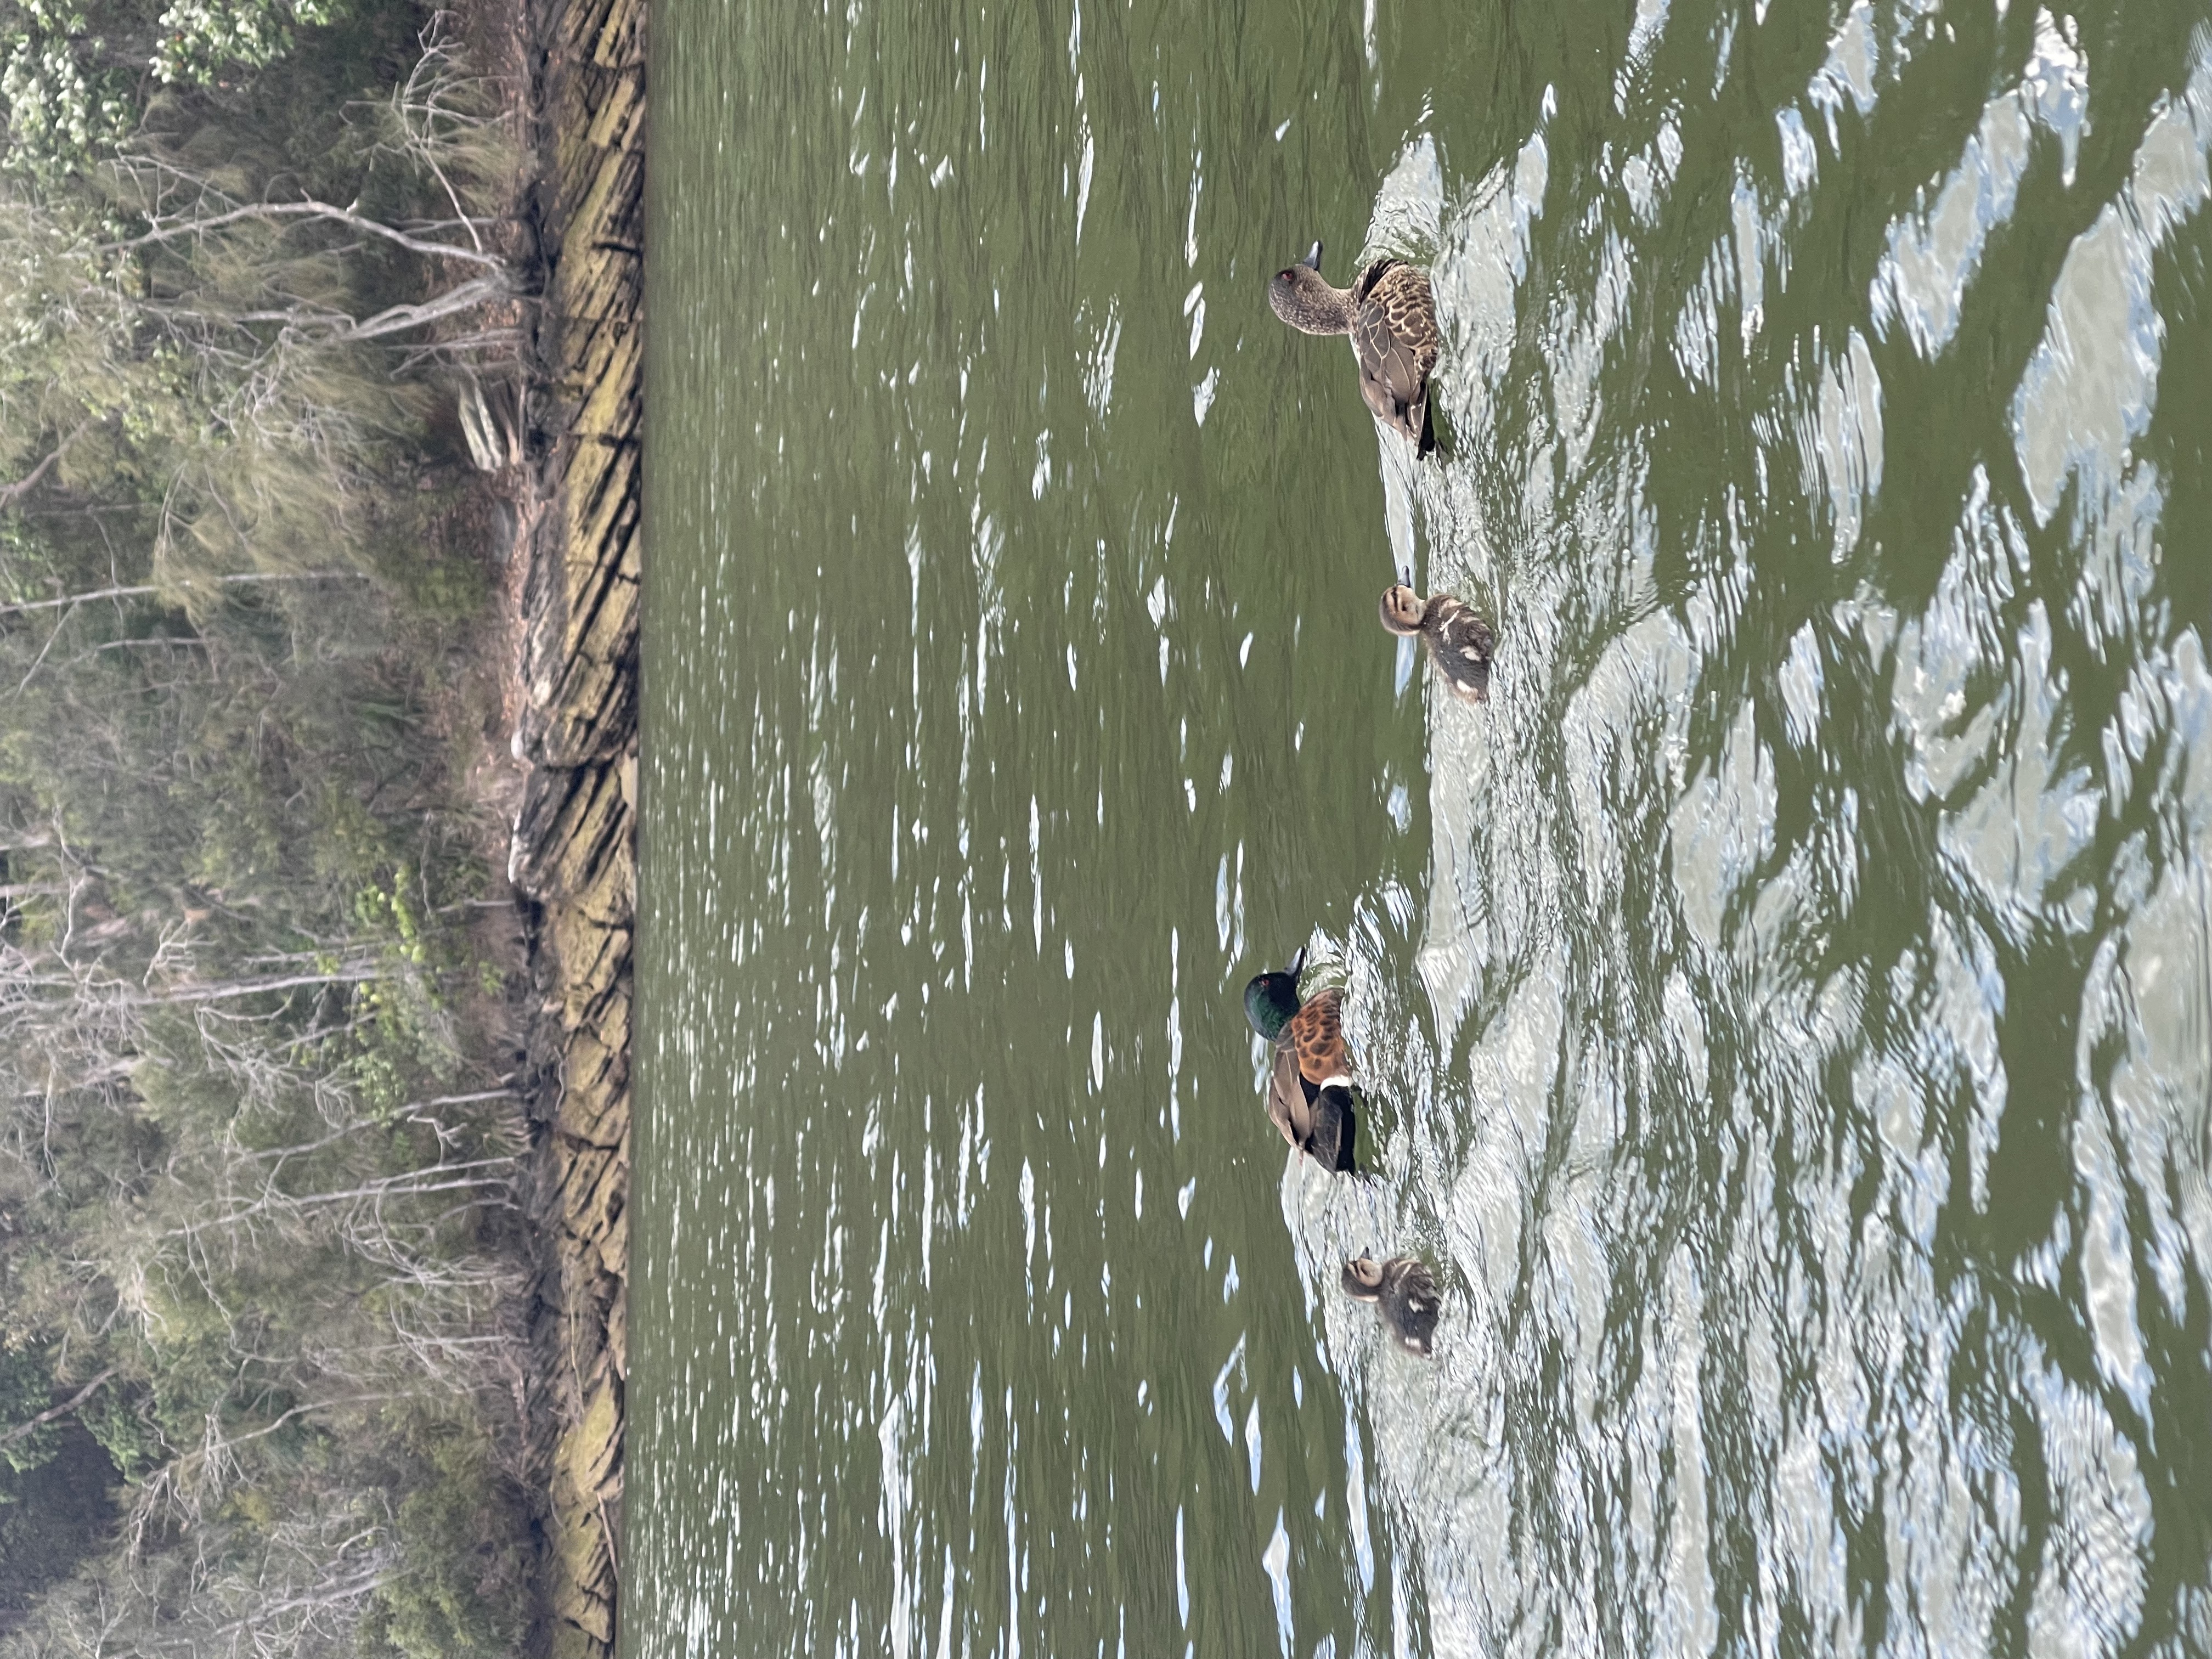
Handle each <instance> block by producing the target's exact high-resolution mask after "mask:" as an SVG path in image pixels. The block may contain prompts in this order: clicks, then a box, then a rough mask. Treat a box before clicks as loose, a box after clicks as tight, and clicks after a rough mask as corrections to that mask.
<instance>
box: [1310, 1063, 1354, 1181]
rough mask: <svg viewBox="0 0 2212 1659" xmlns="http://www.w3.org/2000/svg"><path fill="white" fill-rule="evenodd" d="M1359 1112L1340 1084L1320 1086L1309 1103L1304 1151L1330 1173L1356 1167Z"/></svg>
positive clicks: (1348, 1091)
mask: <svg viewBox="0 0 2212 1659" xmlns="http://www.w3.org/2000/svg"><path fill="white" fill-rule="evenodd" d="M1358 1139H1359V1114H1358V1110H1357V1109H1355V1108H1354V1106H1353V1104H1352V1091H1351V1090H1349V1089H1347V1088H1346V1087H1345V1086H1344V1085H1342V1084H1334V1085H1331V1086H1330V1087H1328V1088H1326V1089H1323V1090H1322V1091H1321V1093H1320V1094H1319V1095H1318V1096H1316V1097H1315V1100H1314V1104H1313V1134H1312V1137H1311V1139H1309V1140H1308V1142H1307V1143H1306V1151H1307V1152H1310V1153H1311V1154H1313V1157H1314V1160H1315V1162H1316V1163H1318V1164H1320V1165H1321V1167H1322V1169H1324V1170H1329V1171H1331V1172H1332V1173H1334V1174H1337V1175H1346V1174H1350V1173H1351V1172H1352V1171H1353V1170H1356V1169H1357V1168H1358V1162H1357V1149H1358Z"/></svg>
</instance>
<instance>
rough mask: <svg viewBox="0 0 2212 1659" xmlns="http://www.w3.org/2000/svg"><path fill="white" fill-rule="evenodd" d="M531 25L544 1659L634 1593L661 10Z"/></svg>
mask: <svg viewBox="0 0 2212 1659" xmlns="http://www.w3.org/2000/svg"><path fill="white" fill-rule="evenodd" d="M533 22H534V24H535V35H536V47H535V52H533V57H534V58H535V59H536V70H537V72H536V73H535V74H534V75H533V76H532V77H531V78H532V83H533V85H534V88H535V95H534V102H535V104H536V106H537V107H536V112H535V113H536V117H537V119H536V122H535V127H536V131H537V132H538V186H537V200H536V203H535V204H534V206H535V216H536V219H537V221H538V228H539V241H540V248H541V251H542V257H543V258H544V302H543V306H542V309H541V312H540V319H539V325H538V354H537V363H536V368H535V374H534V376H533V378H534V380H535V382H536V383H535V384H534V386H532V398H531V404H532V413H533V416H534V422H535V424H536V426H537V428H538V432H539V435H540V437H541V442H540V443H539V444H538V446H537V447H536V453H537V455H538V461H537V464H536V466H535V469H534V471H533V475H532V478H531V480H530V499H529V500H528V501H526V503H525V504H524V506H523V507H522V509H521V512H520V526H519V531H518V544H517V556H516V557H515V558H513V560H512V561H511V562H510V570H511V573H512V574H511V578H510V580H511V581H512V582H513V584H514V585H513V587H511V589H510V593H509V600H510V604H511V605H513V616H514V617H515V618H516V622H517V633H518V635H519V638H517V639H516V640H515V641H514V645H515V654H514V661H515V663H516V674H517V683H516V684H515V686H514V688H513V694H514V696H513V705H512V706H513V710H514V754H515V757H516V758H517V760H518V761H520V763H522V764H523V765H524V766H525V767H526V775H525V776H524V778H523V780H522V788H521V799H520V807H519V810H518V811H516V813H515V817H514V837H513V849H512V853H511V855H510V859H509V864H508V872H507V873H508V878H509V880H510V881H511V882H512V884H513V887H514V889H515V890H516V893H517V896H518V899H519V901H520V902H521V903H522V906H523V908H524V910H525V913H526V925H527V930H528V934H529V939H530V949H531V961H532V981H533V983H534V985H535V987H536V989H537V992H538V1007H537V1012H536V1016H535V1019H534V1022H533V1028H532V1032H531V1036H530V1043H529V1054H530V1064H529V1068H528V1071H529V1076H530V1079H531V1085H530V1088H529V1097H530V1109H531V1114H532V1119H533V1121H534V1122H535V1123H536V1124H537V1125H538V1169H537V1171H536V1176H537V1180H536V1183H535V1185H536V1200H537V1202H536V1206H535V1217H536V1219H537V1222H538V1228H539V1232H540V1238H541V1261H540V1269H539V1273H540V1278H539V1283H538V1291H537V1297H536V1306H535V1308H534V1310H533V1314H532V1358H533V1363H532V1367H531V1370H532V1384H533V1399H532V1412H531V1419H532V1425H533V1426H532V1456H531V1467H532V1474H533V1478H537V1479H541V1480H543V1482H544V1501H545V1505H546V1507H545V1509H544V1531H543V1534H542V1537H543V1544H542V1553H541V1566H540V1589H541V1601H540V1621H541V1628H540V1630H539V1632H538V1639H537V1640H535V1641H534V1642H533V1644H532V1646H533V1648H534V1649H535V1650H538V1651H540V1652H550V1653H551V1654H553V1655H556V1656H558V1659H599V1656H602V1655H606V1654H610V1653H611V1651H612V1650H613V1646H614V1641H615V1628H616V1620H617V1609H618V1607H619V1605H620V1600H621V1596H620V1588H619V1587H620V1582H621V1581H620V1573H621V1561H622V1551H621V1536H622V1504H623V1423H624V1402H623V1389H624V1387H625V1384H626V1382H627V1379H628V1376H629V1340H628V1316H629V1177H630V1014H631V996H632V991H631V987H632V971H631V951H632V945H633V940H634V926H635V896H636V848H637V830H636V806H637V681H638V597H639V590H638V580H639V560H640V552H641V548H640V538H639V501H640V495H639V461H640V438H641V417H642V412H643V404H642V398H641V370H642V358H641V347H642V339H641V332H640V320H641V319H640V301H641V276H642V272H641V263H642V261H641V248H642V236H643V213H644V199H643V198H644V161H645V152H644V146H645V27H646V7H645V4H644V3H643V0H539V4H538V7H537V8H536V9H535V13H534V16H533Z"/></svg>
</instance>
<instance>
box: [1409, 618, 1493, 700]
mask: <svg viewBox="0 0 2212 1659" xmlns="http://www.w3.org/2000/svg"><path fill="white" fill-rule="evenodd" d="M1422 633H1423V635H1425V637H1426V638H1427V640H1428V644H1429V653H1430V654H1431V656H1433V657H1434V658H1435V659H1436V663H1437V671H1439V672H1440V673H1442V674H1443V677H1444V678H1445V680H1446V681H1448V682H1449V684H1450V686H1451V689H1452V690H1453V691H1455V693H1457V694H1458V695H1459V696H1462V697H1465V698H1466V699H1467V700H1468V702H1489V701H1490V659H1491V655H1492V653H1494V652H1495V651H1496V650H1497V648H1498V635H1496V634H1495V633H1493V632H1492V629H1491V626H1490V624H1489V623H1486V622H1485V621H1483V619H1482V618H1481V617H1478V616H1476V615H1475V614H1474V606H1473V605H1468V603H1467V602H1466V601H1465V600H1463V599H1436V600H1433V601H1431V604H1430V607H1429V620H1428V624H1427V626H1426V627H1425V628H1424V629H1422Z"/></svg>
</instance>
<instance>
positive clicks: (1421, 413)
mask: <svg viewBox="0 0 2212 1659" xmlns="http://www.w3.org/2000/svg"><path fill="white" fill-rule="evenodd" d="M1352 293H1353V296H1354V299H1355V301H1356V304H1355V306H1354V309H1353V314H1352V349H1353V351H1354V352H1355V353H1356V354H1357V355H1358V359H1359V395H1360V397H1361V398H1364V400H1365V401H1366V404H1367V406H1368V408H1369V409H1370V410H1373V411H1374V412H1375V415H1376V418H1377V419H1378V420H1380V421H1382V422H1383V423H1384V424H1385V425H1387V426H1389V427H1391V428H1395V430H1397V431H1399V432H1401V433H1402V434H1404V435H1405V436H1407V437H1408V438H1410V439H1412V440H1413V441H1414V443H1416V444H1421V443H1423V442H1424V440H1425V438H1426V435H1427V431H1428V420H1427V416H1428V396H1429V371H1430V370H1431V369H1432V368H1435V367H1436V363H1437V346H1438V336H1437V308H1436V301H1435V299H1434V297H1433V295H1431V290H1430V288H1429V279H1428V276H1427V275H1426V273H1425V272H1423V271H1420V270H1416V269H1415V268H1414V267H1413V266H1412V265H1408V264H1401V263H1399V262H1398V261H1397V260H1395V259H1378V260H1376V262H1375V263H1374V264H1371V265H1370V266H1368V268H1367V269H1366V270H1364V271H1362V272H1361V273H1360V276H1359V281H1358V283H1357V284H1356V285H1355V286H1354V288H1353V290H1352ZM1427 441H1428V442H1429V443H1433V442H1434V440H1433V439H1427Z"/></svg>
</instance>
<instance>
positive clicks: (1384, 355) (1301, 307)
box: [1267, 242, 1441, 456]
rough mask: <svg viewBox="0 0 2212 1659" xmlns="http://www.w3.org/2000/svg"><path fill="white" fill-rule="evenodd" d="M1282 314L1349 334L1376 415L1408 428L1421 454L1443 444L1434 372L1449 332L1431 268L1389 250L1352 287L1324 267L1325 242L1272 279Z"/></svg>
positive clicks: (1323, 330) (1297, 324)
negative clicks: (1330, 277)
mask: <svg viewBox="0 0 2212 1659" xmlns="http://www.w3.org/2000/svg"><path fill="white" fill-rule="evenodd" d="M1267 303H1268V304H1269V305H1270V306H1272V307H1274V312H1275V315H1277V316H1278V317H1279V318H1281V319H1283V320H1284V321H1285V322H1286V323H1288V324H1289V325H1291V327H1292V328H1295V329H1297V330H1299V331H1301V332H1303V333H1306V334H1349V335H1350V336H1351V337H1352V355H1353V356H1355V357H1357V358H1358V360H1359V395H1360V396H1361V397H1362V398H1365V399H1366V400H1367V407H1368V408H1370V409H1371V410H1374V411H1375V417H1376V419H1377V420H1379V421H1381V422H1383V424H1384V425H1385V426H1388V427H1389V428H1391V429H1392V430H1394V431H1396V432H1399V433H1401V434H1403V435H1405V436H1406V437H1407V438H1408V439H1410V440H1411V441H1413V452H1414V453H1415V455H1416V456H1420V455H1425V454H1427V453H1429V452H1430V451H1431V450H1432V449H1434V448H1435V447H1437V435H1436V428H1435V427H1434V426H1433V425H1432V424H1431V422H1430V420H1429V372H1430V371H1431V369H1433V368H1435V367H1436V366H1437V347H1438V344H1439V343H1440V340H1441V336H1440V335H1439V334H1438V332H1437V298H1436V294H1435V292H1434V291H1433V290H1432V289H1431V288H1430V287H1429V273H1428V272H1427V271H1425V270H1422V269H1421V268H1420V267H1419V265H1409V264H1406V263H1404V262H1403V261H1402V260H1399V259H1393V258H1389V257H1388V256H1385V257H1384V258H1380V259H1376V260H1375V261H1374V262H1373V263H1372V264H1370V265H1368V267H1367V268H1366V269H1365V270H1363V271H1361V272H1360V273H1359V276H1358V280H1357V281H1355V282H1354V283H1352V286H1351V287H1350V288H1348V289H1342V288H1331V287H1330V286H1329V285H1328V283H1327V282H1326V281H1324V280H1323V279H1322V274H1321V244H1320V243H1319V242H1316V243H1315V244H1314V245H1313V252H1310V253H1309V254H1307V255H1306V257H1305V258H1303V259H1301V260H1299V261H1298V263H1297V264H1294V265H1291V266H1289V267H1287V268H1285V270H1279V271H1277V272H1276V273H1275V276H1274V279H1273V281H1272V282H1270V283H1268V284H1267Z"/></svg>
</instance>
